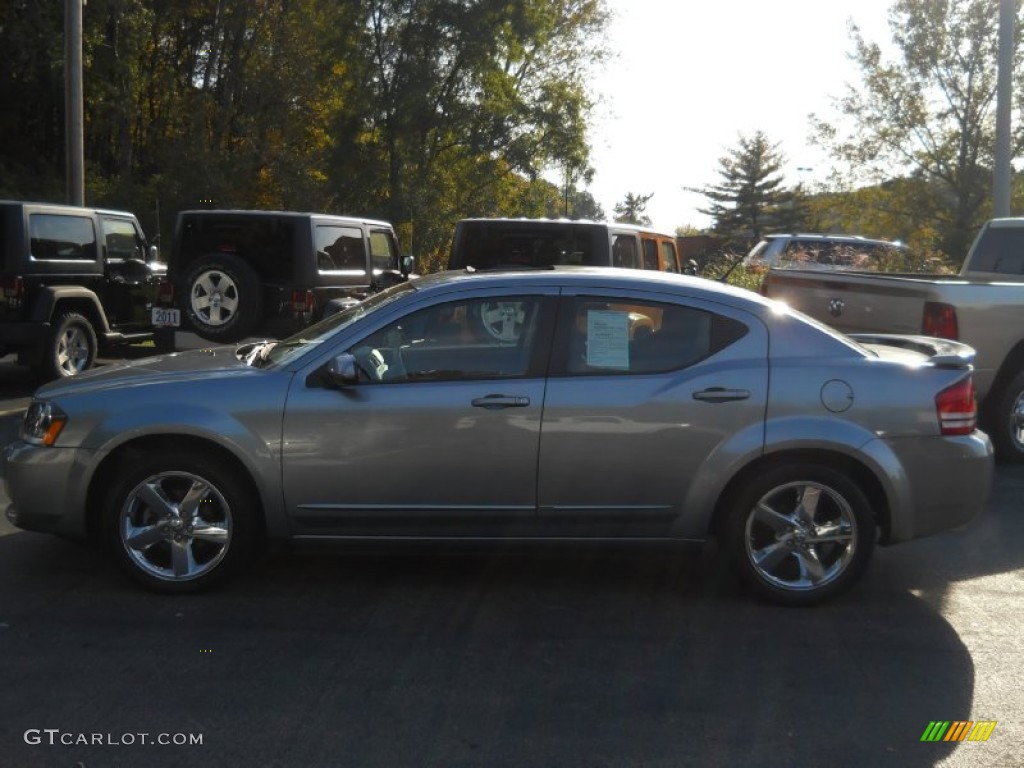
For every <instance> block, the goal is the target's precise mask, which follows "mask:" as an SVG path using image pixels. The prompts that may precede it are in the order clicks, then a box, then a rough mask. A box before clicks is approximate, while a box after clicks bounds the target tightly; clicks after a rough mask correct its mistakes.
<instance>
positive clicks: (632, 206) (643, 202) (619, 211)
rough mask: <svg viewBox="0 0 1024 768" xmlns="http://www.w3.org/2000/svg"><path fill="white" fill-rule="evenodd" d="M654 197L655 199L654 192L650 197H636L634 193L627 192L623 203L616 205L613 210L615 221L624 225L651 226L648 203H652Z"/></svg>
mask: <svg viewBox="0 0 1024 768" xmlns="http://www.w3.org/2000/svg"><path fill="white" fill-rule="evenodd" d="M652 197H654V193H653V192H651V194H649V195H634V194H633V193H632V192H627V193H626V196H625V197H624V198H623V199H622V201H621V202H618V203H616V204H615V207H614V208H613V209H612V210H613V211H615V220H616V221H619V222H622V223H623V224H644V225H648V224H650V223H651V219H650V217H649V216H648V215H647V203H649V202H650V201H651V198H652Z"/></svg>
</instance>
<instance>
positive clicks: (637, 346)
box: [4, 268, 992, 604]
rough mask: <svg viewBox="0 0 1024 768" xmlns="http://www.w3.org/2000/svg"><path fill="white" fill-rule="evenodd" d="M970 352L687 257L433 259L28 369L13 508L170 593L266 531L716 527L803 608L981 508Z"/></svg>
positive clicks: (755, 572) (678, 535)
mask: <svg viewBox="0 0 1024 768" xmlns="http://www.w3.org/2000/svg"><path fill="white" fill-rule="evenodd" d="M972 357H973V350H971V349H970V348H969V347H966V346H964V345H962V344H957V343H955V342H945V341H941V340H936V339H924V338H910V337H875V338H861V339H856V340H855V339H851V338H850V337H847V336H843V335H841V334H839V333H837V332H835V331H832V330H831V329H829V328H827V327H825V326H822V325H820V324H818V323H816V322H814V321H812V320H810V319H808V318H807V317H805V316H803V315H800V314H799V313H796V312H793V311H790V310H789V309H787V308H786V307H785V306H784V305H781V304H778V303H775V302H772V301H769V300H767V299H763V298H761V297H759V296H757V295H755V294H752V293H749V292H746V291H740V290H738V289H732V288H729V287H727V286H721V285H718V284H715V283H711V282H708V281H703V280H699V279H696V278H688V277H683V276H678V275H664V274H651V273H644V272H632V271H618V270H599V269H571V268H569V269H554V270H541V271H532V272H515V273H513V272H493V273H455V272H449V273H444V274H441V275H433V276H429V277H425V278H421V279H419V280H416V281H413V282H410V283H407V284H403V285H399V286H396V287H394V288H392V289H389V290H387V291H384V292H383V293H381V294H378V295H376V296H374V297H372V298H370V299H368V300H367V301H365V302H363V303H362V304H359V305H358V306H355V307H352V308H350V309H347V310H345V311H343V312H341V313H339V314H337V315H334V316H332V317H330V318H328V319H327V320H324V321H323V322H321V323H320V324H319V325H316V326H313V327H311V328H309V329H307V330H306V331H305V332H304V333H303V334H302V335H300V336H296V337H292V338H289V339H285V340H283V341H279V342H273V341H271V342H264V343H260V344H249V345H244V346H242V347H239V348H237V349H234V348H218V349H210V350H200V351H194V352H188V353H181V354H174V355H168V356H165V357H161V358H152V359H145V360H136V361H131V362H127V363H124V364H118V365H111V366H107V367H106V368H103V369H99V370H97V371H93V372H89V373H85V374H83V375H81V376H76V377H74V378H73V379H71V380H68V381H61V382H54V383H52V384H49V385H47V386H44V387H43V388H41V389H40V390H39V391H38V392H37V393H36V395H35V398H34V400H33V402H32V404H31V407H30V408H29V410H28V413H27V414H26V417H25V421H24V425H23V427H22V433H21V437H20V439H19V440H18V441H17V442H15V443H12V444H11V445H9V446H8V447H7V448H6V450H5V455H4V460H5V462H6V467H5V469H6V483H7V493H8V495H9V496H10V498H11V499H12V503H11V505H10V507H9V508H8V509H7V517H8V518H9V519H10V520H11V522H13V523H14V524H15V525H16V526H19V527H21V528H24V529H27V530H34V531H46V532H51V533H55V534H59V535H64V536H71V537H79V538H93V539H95V540H97V541H100V542H102V543H103V544H105V545H106V546H107V547H108V548H109V550H110V552H111V553H112V555H113V556H114V557H116V558H117V559H118V560H119V561H120V563H121V564H122V565H123V566H124V568H125V569H126V570H127V572H128V573H129V574H131V575H132V576H133V577H135V578H136V579H138V580H139V581H140V582H142V584H144V585H146V586H148V587H150V588H154V589H157V590H160V591H166V592H186V591H193V590H197V589H200V588H204V587H207V586H209V585H211V584H212V583H214V582H216V581H219V580H220V579H222V578H223V577H224V576H226V575H228V574H230V573H232V572H234V571H236V570H237V569H238V568H239V567H241V566H243V565H245V563H246V562H247V561H249V560H250V558H251V556H252V554H253V553H254V551H255V550H256V548H257V546H259V545H260V544H261V543H263V542H265V541H275V540H276V541H288V542H293V543H298V542H303V541H313V540H347V541H351V540H364V541H381V540H395V541H405V540H410V539H430V540H481V541H508V540H525V541H530V540H561V541H581V540H590V541H593V540H608V541H611V540H615V541H631V542H641V541H642V542H650V541H694V542H697V541H702V540H705V539H707V538H710V537H715V538H717V539H719V540H720V541H721V542H722V545H723V549H724V552H725V555H726V556H727V557H728V558H729V559H730V560H731V561H732V563H733V564H734V565H735V567H736V569H737V570H738V572H739V574H740V575H741V576H742V578H743V579H744V580H745V581H746V582H747V583H748V584H749V585H750V586H751V587H753V589H754V590H755V591H756V592H758V593H759V594H760V595H762V596H764V597H767V598H768V599H771V600H775V601H777V602H782V603H790V604H793V603H796V604H806V603H813V602H818V601H820V600H823V599H826V598H829V597H832V596H834V595H836V594H838V593H840V592H841V591H843V590H845V589H847V588H848V587H850V586H851V585H852V584H853V583H854V582H856V580H857V579H858V578H859V577H860V575H861V574H862V573H863V571H864V569H865V567H866V566H867V564H868V561H869V559H870V557H871V554H872V550H873V548H874V546H875V545H876V543H880V544H891V543H896V542H901V541H907V540H909V539H913V538H915V537H918V536H923V535H927V534H931V533H934V532H937V531H942V530H946V529H949V528H955V527H958V526H962V525H964V524H966V523H967V522H968V521H970V520H971V518H972V517H974V516H975V514H976V513H977V512H978V511H979V510H980V509H981V508H982V506H983V504H984V502H985V500H986V496H987V493H988V489H989V486H990V481H991V474H992V449H991V445H990V443H989V440H988V437H987V436H986V435H985V434H983V433H981V432H978V431H977V430H976V416H977V413H976V404H975V399H974V388H973V381H972V372H971V366H970V362H971V359H972Z"/></svg>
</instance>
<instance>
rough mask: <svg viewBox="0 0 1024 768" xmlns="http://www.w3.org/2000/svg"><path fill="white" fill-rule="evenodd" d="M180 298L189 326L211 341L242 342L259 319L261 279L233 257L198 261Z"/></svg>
mask: <svg viewBox="0 0 1024 768" xmlns="http://www.w3.org/2000/svg"><path fill="white" fill-rule="evenodd" d="M181 295H182V296H184V306H183V307H182V309H183V310H184V311H185V317H186V318H188V322H189V324H190V325H191V326H192V328H193V329H195V332H196V333H197V334H198V335H200V336H202V337H203V338H204V339H208V340H210V341H219V342H225V343H229V342H234V341H240V340H242V339H244V338H245V337H246V336H248V335H249V333H250V332H251V331H252V330H253V328H255V327H256V323H257V322H258V321H259V319H260V311H261V308H262V304H263V295H262V288H261V286H260V281H259V278H258V277H257V275H256V272H255V271H253V269H252V267H250V266H249V265H248V264H246V263H245V262H244V261H243V260H242V259H241V258H239V257H238V256H235V255H234V254H230V253H217V254H211V255H208V256H203V257H201V258H199V259H197V260H196V261H195V263H193V264H192V266H191V267H190V268H189V271H188V274H187V275H186V276H185V283H184V286H183V290H182V294H181Z"/></svg>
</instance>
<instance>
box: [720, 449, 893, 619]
mask: <svg viewBox="0 0 1024 768" xmlns="http://www.w3.org/2000/svg"><path fill="white" fill-rule="evenodd" d="M875 537H876V529H875V521H874V517H873V516H872V513H871V504H870V502H869V501H868V499H867V497H866V496H865V494H864V493H863V492H862V491H861V490H860V488H859V487H857V485H856V484H855V483H854V482H852V481H851V480H850V479H849V478H848V477H847V476H846V475H845V474H843V473H841V472H839V471H837V470H835V469H832V468H831V467H827V466H824V465H819V464H812V463H798V464H783V465H780V466H777V467H774V468H772V469H768V470H767V471H765V472H764V473H763V474H761V475H760V476H758V477H756V478H754V479H753V480H752V481H751V482H749V483H747V484H745V485H744V487H742V488H741V489H740V490H739V491H738V492H737V493H736V494H735V496H734V497H733V499H732V501H731V503H730V505H729V509H728V519H727V520H726V528H725V545H726V550H727V552H728V554H729V557H730V559H731V560H732V564H733V566H734V568H735V569H736V571H737V572H738V573H739V575H740V577H741V578H742V579H743V580H744V581H745V582H746V583H747V585H749V586H750V587H751V588H752V589H753V590H754V591H755V592H757V593H758V595H760V596H761V597H762V598H765V599H767V600H770V601H772V602H775V603H780V604H783V605H810V604H813V603H819V602H821V601H823V600H828V599H829V598H832V597H835V596H836V595H838V594H840V593H841V592H844V591H845V590H847V589H849V588H850V587H851V586H853V584H854V583H855V582H856V581H857V580H858V579H859V578H860V577H861V575H862V574H863V572H864V569H865V568H866V567H867V564H868V561H869V560H870V559H871V553H872V550H873V549H874V544H875Z"/></svg>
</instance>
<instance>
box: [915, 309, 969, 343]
mask: <svg viewBox="0 0 1024 768" xmlns="http://www.w3.org/2000/svg"><path fill="white" fill-rule="evenodd" d="M921 333H923V334H924V335H925V336H935V337H937V338H940V339H952V340H954V341H956V340H957V339H959V338H960V329H959V328H958V327H957V323H956V308H955V307H954V306H952V305H951V304H942V303H941V302H938V301H926V302H925V303H924V317H922V318H921Z"/></svg>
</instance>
